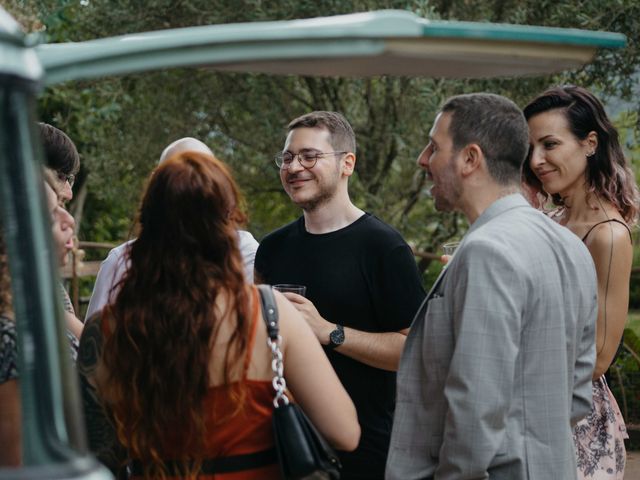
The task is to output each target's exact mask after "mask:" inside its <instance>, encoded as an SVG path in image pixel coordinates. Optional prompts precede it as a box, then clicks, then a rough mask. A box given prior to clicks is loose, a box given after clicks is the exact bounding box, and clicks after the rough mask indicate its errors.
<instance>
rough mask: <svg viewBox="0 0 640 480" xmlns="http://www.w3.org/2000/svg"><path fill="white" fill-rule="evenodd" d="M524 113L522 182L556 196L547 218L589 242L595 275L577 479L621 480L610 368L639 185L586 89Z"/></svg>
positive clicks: (621, 435) (621, 434)
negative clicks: (588, 392)
mask: <svg viewBox="0 0 640 480" xmlns="http://www.w3.org/2000/svg"><path fill="white" fill-rule="evenodd" d="M524 115H525V117H526V118H527V121H528V123H529V131H530V134H529V142H530V154H529V160H528V162H527V163H525V166H524V170H523V176H524V181H525V183H526V184H527V185H528V186H529V187H530V189H532V190H533V191H534V192H536V193H539V194H543V195H544V197H545V198H546V199H547V200H549V199H550V200H551V201H553V203H554V204H555V205H556V207H557V208H555V209H554V210H552V211H550V212H549V213H548V215H549V216H550V217H551V218H552V219H553V220H555V221H556V222H557V223H559V224H560V225H563V226H565V227H567V228H568V229H569V230H571V231H572V232H573V233H574V234H575V235H576V236H577V237H578V238H580V239H581V240H582V241H583V242H584V244H585V245H586V246H587V248H588V249H589V252H590V253H591V256H592V257H593V261H594V263H595V266H596V271H597V274H598V323H597V329H596V332H597V339H596V351H597V357H596V365H595V369H594V371H593V406H592V408H591V412H590V413H589V415H588V416H587V418H585V419H584V420H583V421H581V422H580V423H579V424H578V425H576V427H575V429H574V441H575V446H576V455H577V462H578V477H579V478H580V479H622V478H623V477H624V467H625V459H626V453H625V447H624V439H625V438H627V434H626V429H625V425H624V421H623V418H622V415H621V413H620V409H619V408H618V404H617V403H616V401H615V398H614V397H613V395H612V393H611V390H609V387H608V385H607V382H606V379H605V373H606V372H607V370H608V368H609V366H610V365H611V363H612V362H613V360H614V358H615V354H616V350H617V349H618V346H619V345H620V342H621V339H622V332H623V330H624V324H625V321H626V319H627V313H628V306H629V280H630V275H631V263H632V260H633V245H632V242H633V239H632V237H631V230H630V227H631V226H633V225H634V224H635V223H636V220H637V216H638V200H639V195H638V188H637V186H636V183H635V179H634V175H633V172H632V171H631V170H630V168H629V164H628V163H627V161H626V159H625V157H624V154H623V152H622V148H621V146H620V142H619V140H618V132H617V131H616V129H615V128H614V126H613V125H612V124H611V122H610V121H609V118H608V117H607V114H606V113H605V111H604V108H603V106H602V104H601V103H600V101H599V100H598V99H597V98H596V97H595V96H594V95H593V94H592V93H590V92H589V91H587V90H585V89H584V88H581V87H577V86H563V87H555V88H552V89H550V90H547V91H546V92H544V93H542V94H541V95H540V96H538V97H537V98H535V99H534V100H533V101H532V102H531V103H529V104H528V105H527V106H526V107H525V108H524Z"/></svg>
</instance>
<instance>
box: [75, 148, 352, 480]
mask: <svg viewBox="0 0 640 480" xmlns="http://www.w3.org/2000/svg"><path fill="white" fill-rule="evenodd" d="M239 207H240V194H239V192H238V188H237V186H236V184H235V182H234V180H233V178H232V176H231V175H230V173H229V171H228V169H227V167H226V166H225V165H224V164H223V163H222V162H220V161H218V160H217V159H215V158H214V157H213V156H211V155H207V154H205V153H202V152H192V151H190V152H182V153H179V154H177V155H176V156H174V157H173V158H171V159H169V160H167V161H166V162H164V163H162V164H161V165H160V166H159V167H158V168H157V169H156V170H155V172H154V173H153V174H152V176H151V178H150V180H149V184H148V187H147V189H146V192H145V194H144V197H143V200H142V205H141V207H140V213H139V236H138V239H137V240H136V241H135V242H134V243H133V246H132V248H131V254H130V259H131V267H130V268H129V269H128V270H127V273H126V275H125V277H124V278H123V279H122V280H121V282H120V284H119V285H118V286H117V288H119V293H118V294H117V297H116V299H115V301H114V303H113V304H111V305H109V306H108V307H106V308H105V309H104V310H103V312H102V314H97V315H96V316H94V317H93V318H91V319H90V320H89V321H88V323H87V325H86V326H85V329H84V333H83V336H82V341H81V346H80V358H79V369H80V373H81V376H82V379H81V383H82V388H83V394H84V401H85V406H87V405H88V407H89V408H87V411H86V412H85V413H86V417H87V426H88V433H89V439H90V444H91V448H92V450H94V451H95V452H96V454H97V455H98V457H99V458H100V459H101V460H102V461H103V462H104V463H105V464H107V466H109V467H110V468H112V470H114V471H117V470H118V469H119V468H121V467H122V465H124V464H126V463H128V461H129V460H133V462H131V463H130V464H129V466H128V467H127V468H128V469H129V471H130V472H132V473H133V476H144V477H145V478H152V477H153V478H158V477H160V478H168V477H187V478H195V477H196V476H199V478H216V479H234V480H239V479H276V478H279V477H280V472H279V468H278V465H277V463H276V458H275V456H273V455H272V454H270V452H273V448H274V439H273V431H272V427H271V416H272V412H273V397H274V390H273V386H272V383H271V380H272V377H273V373H272V370H271V362H270V360H271V353H270V350H269V348H268V346H267V333H266V327H265V324H264V321H263V319H262V314H261V309H260V299H259V295H258V291H257V288H256V287H255V286H254V285H250V284H247V283H245V279H244V275H243V264H242V259H241V256H240V252H239V250H238V246H237V243H238V242H237V233H236V227H237V223H238V222H239V221H241V220H243V215H242V213H241V211H240V208H239ZM274 293H275V296H276V300H277V306H278V310H279V321H280V332H281V335H282V337H283V340H282V346H281V348H282V352H283V355H284V372H285V376H286V381H287V385H288V387H289V389H290V390H291V392H292V394H293V396H294V397H295V399H296V401H297V402H298V403H299V404H300V406H301V407H302V408H303V409H304V410H305V412H306V413H307V415H308V416H309V418H310V419H311V421H312V422H313V423H314V424H315V425H316V426H317V428H318V430H319V431H320V432H321V433H322V434H323V435H324V436H325V437H326V438H327V440H328V441H329V442H330V443H331V444H333V445H334V446H335V447H336V448H338V449H343V450H353V449H354V448H355V447H356V446H357V443H358V440H359V435H360V428H359V425H358V422H357V416H356V412H355V408H354V406H353V403H352V402H351V399H350V398H349V397H348V395H347V393H346V392H345V390H344V388H343V387H342V385H341V384H340V382H339V380H338V378H337V377H336V375H335V373H334V371H333V370H332V368H331V366H330V364H329V362H328V360H327V358H326V356H325V354H324V353H323V351H322V349H321V347H320V344H319V343H318V341H317V340H316V338H315V336H314V335H313V332H312V331H311V329H310V328H309V327H308V325H307V324H306V322H304V320H303V319H302V317H301V316H300V314H299V313H298V312H297V310H296V309H295V308H293V306H292V305H291V304H290V303H289V302H288V301H287V300H286V299H285V298H284V297H283V296H282V295H281V294H279V293H278V292H274ZM94 387H95V389H94ZM99 404H102V405H103V406H104V407H106V408H105V409H106V412H107V413H108V417H109V418H108V419H106V418H105V417H104V416H101V414H100V411H101V410H100V408H98V405H99ZM92 405H93V407H92ZM240 455H248V457H238V456H240ZM229 458H234V459H238V458H240V459H242V458H252V460H251V461H249V460H247V462H248V463H247V464H246V465H242V466H241V468H240V471H233V472H227V473H221V472H220V470H219V469H218V467H217V466H216V465H219V462H216V461H217V460H219V459H229ZM256 458H261V459H262V460H256ZM236 463H237V462H236ZM241 463H242V462H241Z"/></svg>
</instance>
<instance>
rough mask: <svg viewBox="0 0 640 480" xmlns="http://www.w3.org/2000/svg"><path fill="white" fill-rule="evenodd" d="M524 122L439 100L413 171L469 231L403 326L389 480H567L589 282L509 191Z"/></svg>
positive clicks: (567, 248)
mask: <svg viewBox="0 0 640 480" xmlns="http://www.w3.org/2000/svg"><path fill="white" fill-rule="evenodd" d="M527 150H528V130H527V123H526V121H525V119H524V117H523V115H522V113H521V111H520V109H518V107H517V106H516V105H515V104H514V103H513V102H511V101H510V100H508V99H506V98H504V97H501V96H498V95H492V94H470V95H461V96H457V97H453V98H451V99H449V100H448V101H447V102H446V103H445V104H444V106H443V107H442V110H441V112H440V113H439V114H438V116H437V118H436V120H435V123H434V125H433V128H432V129H431V133H430V141H429V144H428V145H427V147H426V148H425V149H424V151H423V152H422V153H421V155H420V157H419V159H418V163H419V165H420V166H421V167H422V168H424V169H425V170H426V171H427V174H428V177H429V178H430V179H432V180H433V187H432V189H431V193H432V196H433V198H434V200H435V205H436V208H437V209H438V210H441V211H453V210H457V211H461V212H463V213H464V214H465V215H466V217H467V219H468V220H469V223H470V224H471V226H470V229H469V231H468V233H467V234H466V235H465V237H464V238H463V240H462V242H461V244H460V246H459V247H458V249H457V251H456V252H455V254H454V256H453V257H452V258H451V260H450V261H449V263H448V265H447V266H446V268H445V269H444V271H443V273H442V274H441V275H440V277H439V278H438V280H437V281H436V282H435V284H434V286H433V288H432V289H431V292H430V293H429V295H428V297H427V299H426V300H425V303H424V304H423V306H422V307H421V308H420V310H419V312H418V314H417V315H416V318H415V320H414V322H413V325H412V326H411V331H410V333H409V336H408V338H407V341H406V344H405V349H404V352H403V356H402V359H401V363H400V369H399V371H398V390H397V392H398V393H397V402H396V412H395V417H394V425H393V433H392V437H391V449H390V452H389V458H388V461H387V469H386V477H387V478H389V479H401V480H411V479H418V478H419V479H425V478H427V479H428V478H434V479H483V478H491V479H492V480H494V479H505V480H506V479H509V480H514V479H535V480H538V479H545V480H551V479H562V480H566V479H572V478H576V463H575V457H574V449H573V441H572V435H571V427H572V425H574V424H575V423H576V422H577V421H578V420H579V419H580V418H582V417H584V416H585V415H587V413H588V412H589V407H590V403H591V373H592V370H593V366H594V361H595V347H594V339H595V321H596V315H597V300H596V274H595V269H594V266H593V262H592V260H591V256H590V255H589V252H588V251H587V249H586V248H585V246H584V245H583V244H582V242H580V240H579V239H578V237H576V236H575V235H574V234H573V233H571V232H570V231H569V230H568V229H566V228H564V227H562V226H560V225H558V224H556V223H555V222H553V221H552V220H550V219H549V218H547V217H546V216H545V215H544V214H542V213H541V212H539V211H537V210H535V209H534V208H532V207H531V206H530V205H529V204H528V203H527V201H526V200H525V199H524V197H523V196H522V195H521V194H520V169H521V166H522V163H523V162H524V161H525V158H526V156H527Z"/></svg>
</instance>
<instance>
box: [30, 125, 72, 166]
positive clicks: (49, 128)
mask: <svg viewBox="0 0 640 480" xmlns="http://www.w3.org/2000/svg"><path fill="white" fill-rule="evenodd" d="M38 129H39V131H40V140H41V141H42V145H43V147H44V164H45V165H46V166H47V167H49V168H51V169H52V170H55V171H56V172H62V173H64V174H65V175H71V174H73V175H75V174H76V173H78V170H80V155H79V154H78V149H77V148H76V146H75V144H74V143H73V142H72V141H71V139H70V138H69V137H68V135H67V134H66V133H64V132H63V131H62V130H60V129H59V128H56V127H54V126H53V125H49V124H48V123H38Z"/></svg>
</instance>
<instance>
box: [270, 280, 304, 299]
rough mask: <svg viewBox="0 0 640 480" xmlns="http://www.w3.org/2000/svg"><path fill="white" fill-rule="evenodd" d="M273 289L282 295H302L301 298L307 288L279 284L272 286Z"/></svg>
mask: <svg viewBox="0 0 640 480" xmlns="http://www.w3.org/2000/svg"><path fill="white" fill-rule="evenodd" d="M273 288H275V289H276V290H278V291H279V292H283V293H284V292H291V293H297V294H298V295H302V296H303V297H305V296H306V295H307V287H305V286H304V285H295V284H292V283H279V284H278V285H274V286H273Z"/></svg>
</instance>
